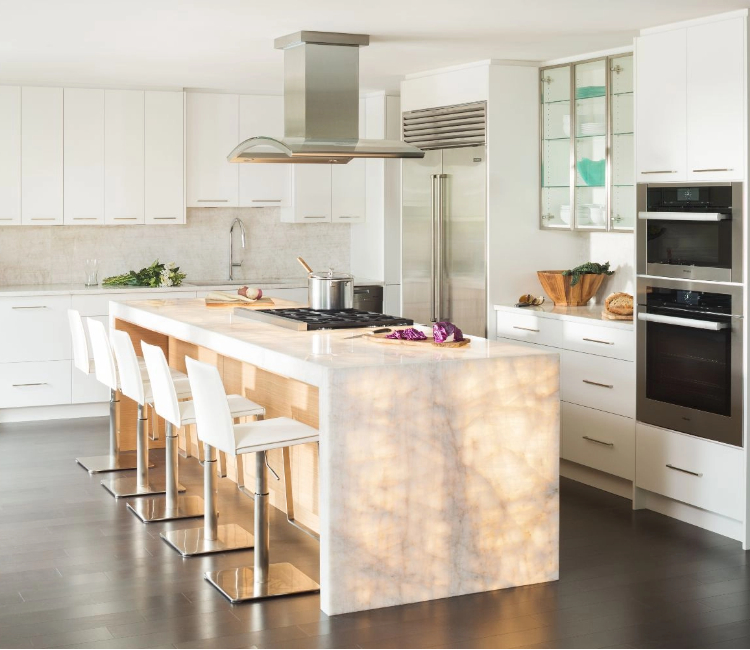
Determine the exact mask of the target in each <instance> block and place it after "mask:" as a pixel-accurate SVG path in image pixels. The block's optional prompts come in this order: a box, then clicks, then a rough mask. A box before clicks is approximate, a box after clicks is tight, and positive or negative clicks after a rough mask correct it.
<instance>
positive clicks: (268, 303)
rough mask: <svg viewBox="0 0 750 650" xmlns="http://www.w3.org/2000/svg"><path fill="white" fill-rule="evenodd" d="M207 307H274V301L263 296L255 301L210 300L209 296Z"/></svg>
mask: <svg viewBox="0 0 750 650" xmlns="http://www.w3.org/2000/svg"><path fill="white" fill-rule="evenodd" d="M205 300H206V307H210V308H211V309H221V308H222V307H249V308H250V309H252V308H253V307H256V308H258V309H260V308H261V307H273V305H274V302H273V300H271V299H270V298H261V299H260V300H254V301H253V302H245V301H244V300H243V301H239V302H237V301H230V300H210V299H209V298H206V299H205Z"/></svg>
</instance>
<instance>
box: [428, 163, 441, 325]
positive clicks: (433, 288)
mask: <svg viewBox="0 0 750 650" xmlns="http://www.w3.org/2000/svg"><path fill="white" fill-rule="evenodd" d="M431 180H432V200H431V205H430V219H431V220H430V237H431V241H430V322H432V323H434V322H436V321H437V310H436V306H437V229H438V224H437V213H438V210H439V209H440V208H439V202H440V199H439V196H438V185H439V184H440V181H439V179H438V174H433V175H432V176H431Z"/></svg>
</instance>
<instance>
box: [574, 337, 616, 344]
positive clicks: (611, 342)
mask: <svg viewBox="0 0 750 650" xmlns="http://www.w3.org/2000/svg"><path fill="white" fill-rule="evenodd" d="M581 340H582V341H588V342H589V343H601V344H602V345H614V344H615V343H614V341H600V340H599V339H590V338H587V337H585V336H584V337H583V338H582V339H581Z"/></svg>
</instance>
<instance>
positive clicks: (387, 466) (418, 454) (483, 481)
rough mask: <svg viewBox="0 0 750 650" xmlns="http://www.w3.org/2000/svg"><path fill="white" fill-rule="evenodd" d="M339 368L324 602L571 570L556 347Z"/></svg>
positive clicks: (328, 419) (328, 427) (386, 601)
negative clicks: (565, 539) (563, 531)
mask: <svg viewBox="0 0 750 650" xmlns="http://www.w3.org/2000/svg"><path fill="white" fill-rule="evenodd" d="M435 354H436V359H437V358H438V357H440V355H441V353H440V352H436V353H435ZM328 375H329V381H328V383H327V384H325V385H324V386H323V388H322V390H321V397H320V399H321V412H320V415H321V421H320V427H321V445H320V454H321V460H320V462H321V481H320V490H321V494H320V497H321V587H322V589H321V608H322V609H323V611H324V612H326V613H327V614H341V613H345V612H351V611H359V610H363V609H372V608H377V607H387V606H391V605H399V604H404V603H411V602H417V601H424V600H431V599H436V598H445V597H448V596H456V595H461V594H468V593H474V592H480V591H489V590H493V589H501V588H505V587H513V586H519V585H527V584H533V583H539V582H546V581H550V580H556V579H557V578H558V570H559V544H558V542H559V499H558V487H559V485H558V484H559V472H558V466H559V460H558V458H559V429H560V420H559V358H558V357H557V355H533V356H531V355H530V356H522V357H501V358H486V359H479V360H472V361H469V360H467V361H460V360H457V361H453V360H451V361H447V360H445V359H443V360H442V361H441V362H440V363H429V364H423V365H403V366H389V367H377V368H375V367H370V368H355V369H349V370H332V369H331V370H329V373H328Z"/></svg>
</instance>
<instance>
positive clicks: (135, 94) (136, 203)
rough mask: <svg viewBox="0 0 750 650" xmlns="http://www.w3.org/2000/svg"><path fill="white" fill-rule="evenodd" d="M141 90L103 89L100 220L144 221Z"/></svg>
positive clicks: (115, 221)
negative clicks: (102, 215)
mask: <svg viewBox="0 0 750 650" xmlns="http://www.w3.org/2000/svg"><path fill="white" fill-rule="evenodd" d="M143 140H144V92H143V91H142V90H105V91H104V220H105V222H106V223H109V224H115V225H130V224H137V223H143V222H144V167H143V164H144V142H143Z"/></svg>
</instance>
